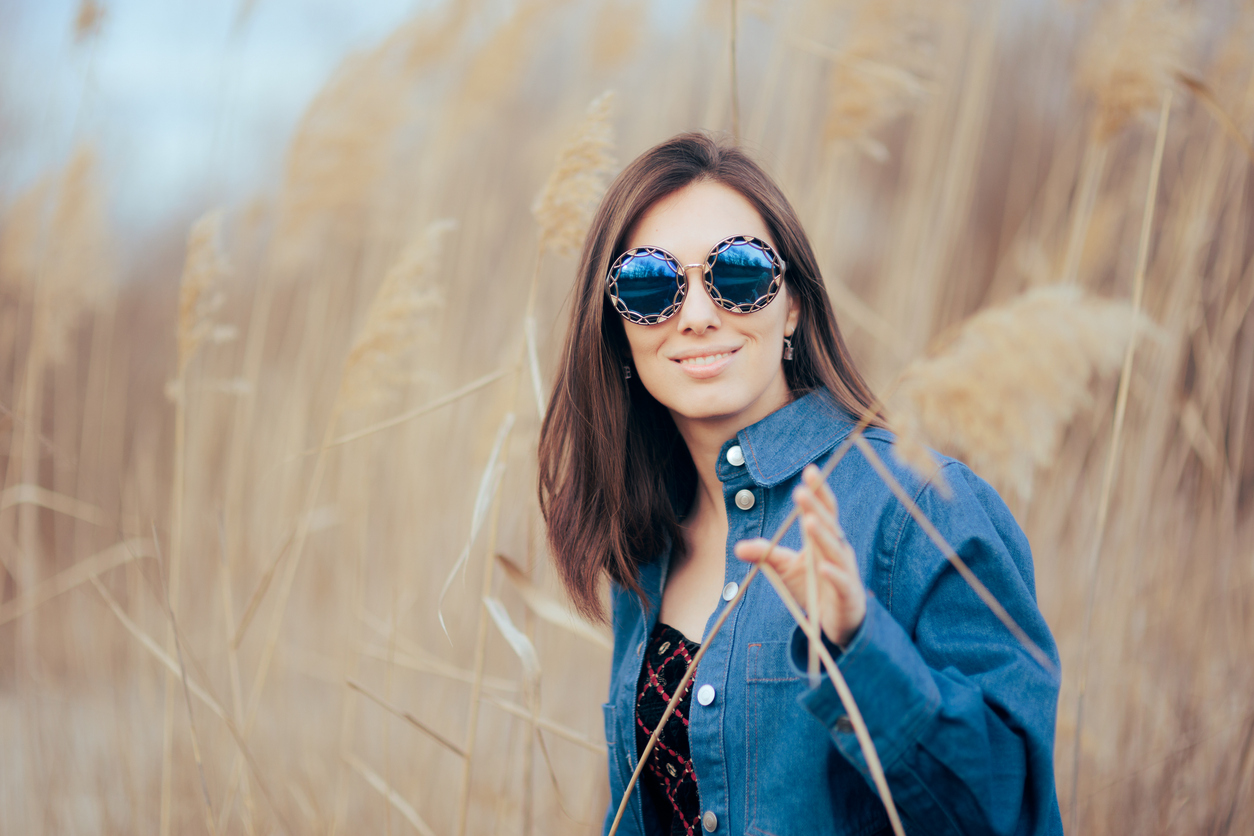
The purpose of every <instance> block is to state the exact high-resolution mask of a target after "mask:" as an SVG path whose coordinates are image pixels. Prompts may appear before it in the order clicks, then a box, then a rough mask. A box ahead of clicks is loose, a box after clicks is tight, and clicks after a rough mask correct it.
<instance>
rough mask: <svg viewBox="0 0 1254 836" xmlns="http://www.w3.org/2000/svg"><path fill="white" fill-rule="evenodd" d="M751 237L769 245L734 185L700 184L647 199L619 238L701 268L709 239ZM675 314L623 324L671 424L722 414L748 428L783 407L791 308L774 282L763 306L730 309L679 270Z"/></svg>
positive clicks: (643, 377) (698, 276)
mask: <svg viewBox="0 0 1254 836" xmlns="http://www.w3.org/2000/svg"><path fill="white" fill-rule="evenodd" d="M732 235H752V236H754V237H755V238H761V239H762V240H763V241H766V242H767V243H768V244H770V245H771V247H772V248H774V247H775V241H774V240H772V238H771V234H770V232H769V231H768V229H767V226H766V222H765V221H763V220H762V216H761V215H759V214H758V211H757V209H755V208H754V207H753V204H752V203H750V202H749V201H748V200H747V199H746V198H745V197H744V196H743V195H741V194H740V193H739V192H737V191H736V190H734V189H732V188H730V187H728V186H725V185H723V184H722V183H716V182H714V181H710V180H705V181H700V182H697V183H693V184H691V185H689V186H686V187H684V188H683V189H680V190H679V191H677V192H675V193H673V194H671V195H668V196H667V197H664V198H662V199H661V200H659V201H658V202H657V203H655V204H653V206H651V207H650V208H649V209H648V211H646V212H645V214H644V215H642V216H641V218H640V220H639V221H638V222H637V223H636V225H635V227H633V229H632V230H631V234H630V235H629V236H628V239H627V248H628V249H630V248H632V247H644V246H650V247H660V248H662V249H664V250H666V251H667V252H669V253H671V254H672V255H674V256H675V257H676V258H678V259H679V261H680V263H681V264H703V263H704V262H705V258H706V255H707V254H708V253H709V252H710V250H711V249H712V248H713V247H714V245H715V244H717V243H718V242H720V241H722V240H723V239H724V238H728V237H730V236H732ZM687 282H688V292H687V295H686V296H685V298H684V303H683V306H682V307H681V308H680V309H679V312H678V313H677V314H675V315H674V316H672V317H671V318H670V319H668V320H666V321H665V322H661V323H659V324H657V325H639V324H637V323H634V322H626V321H624V322H623V327H624V328H625V329H626V331H627V341H628V342H629V343H630V345H631V356H632V360H633V364H634V365H635V368H636V372H637V373H638V374H639V376H640V382H641V383H643V384H644V387H645V388H646V389H648V390H649V393H650V394H651V395H653V397H655V398H657V400H658V401H659V402H660V403H661V404H662V405H663V406H665V407H666V408H667V409H669V410H670V411H671V413H672V415H674V416H675V418H676V421H677V423H680V422H682V420H683V419H688V420H690V421H691V420H717V421H720V422H723V421H728V420H731V421H733V422H734V423H735V424H737V425H738V426H736V428H735V429H740V428H741V427H745V426H748V425H749V424H752V423H754V422H755V421H758V420H760V419H762V418H765V417H766V416H767V415H769V414H771V413H772V412H774V411H775V410H776V409H778V408H779V407H781V406H783V405H784V404H786V403H788V400H789V392H788V384H787V382H786V381H785V379H784V369H783V360H782V357H783V350H784V336H785V335H791V334H792V332H793V330H794V329H796V327H797V317H798V313H799V309H800V305H799V304H798V302H797V300H796V298H795V297H793V296H792V294H790V293H789V292H788V283H787V280H786V279H785V282H784V285H783V287H782V288H781V289H780V292H779V295H777V296H776V297H775V298H774V299H773V300H771V303H770V304H768V305H767V306H766V307H765V308H763V309H761V310H759V311H755V312H754V313H749V314H737V313H731V312H730V311H728V310H726V309H724V308H721V307H719V306H718V305H716V304H714V301H713V300H712V299H711V298H710V295H709V293H708V291H706V289H705V282H704V281H703V276H702V273H701V271H700V270H699V269H697V268H692V269H690V270H688V273H687Z"/></svg>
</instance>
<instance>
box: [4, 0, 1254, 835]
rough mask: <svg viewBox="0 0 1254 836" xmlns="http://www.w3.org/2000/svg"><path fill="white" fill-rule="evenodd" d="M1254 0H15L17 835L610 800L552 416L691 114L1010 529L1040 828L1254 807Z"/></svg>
mask: <svg viewBox="0 0 1254 836" xmlns="http://www.w3.org/2000/svg"><path fill="white" fill-rule="evenodd" d="M1252 12H1254V8H1251V6H1250V4H1249V3H1248V2H1239V0H1196V2H1188V3H1183V2H1168V0H1087V2H1082V1H1081V0H1074V1H1068V0H665V2H648V1H647V0H583V2H573V0H565V2H563V0H533V1H532V2H508V1H507V0H444V1H443V2H440V0H428V1H427V2H412V1H411V2H402V0H376V1H375V2H371V3H349V2H345V0H305V1H304V2H294V0H236V2H230V3H221V2H220V3H208V2H193V0H177V2H172V3H171V2H167V3H157V2H153V1H152V0H131V2H123V1H122V0H118V2H81V3H79V2H72V1H71V0H57V2H38V3H37V2H33V1H31V0H26V1H25V2H22V1H21V0H0V304H2V307H0V457H3V458H2V459H0V461H2V462H3V467H4V470H3V473H4V482H3V492H2V493H0V739H3V740H4V741H5V745H4V746H3V747H0V831H3V832H5V833H109V834H112V833H134V832H144V833H161V834H163V836H164V834H166V833H171V832H175V833H186V832H209V833H246V834H250V836H251V834H268V833H278V832H289V833H297V832H300V833H305V832H308V833H353V832H363V831H371V832H387V833H404V832H410V831H417V832H419V833H423V834H430V833H436V834H455V833H456V834H462V833H498V832H521V833H589V832H599V831H600V828H601V821H602V817H603V815H604V811H605V809H606V806H607V805H608V804H609V803H610V799H609V798H608V791H607V787H606V781H605V777H604V776H605V757H606V755H605V744H604V736H603V730H602V721H601V712H600V710H599V703H601V702H602V701H603V700H604V694H605V690H606V687H607V672H608V668H609V652H608V631H607V630H606V629H605V628H604V627H602V626H599V625H589V624H587V623H585V622H583V621H581V620H579V619H577V618H576V617H575V616H574V615H573V614H572V612H571V610H570V609H569V607H568V606H567V605H566V602H565V598H564V596H563V594H562V593H561V591H560V589H559V587H558V585H557V582H556V578H555V576H554V573H553V571H552V569H551V567H550V566H549V565H548V563H547V556H546V553H545V547H544V532H543V528H542V524H541V522H540V520H539V515H538V510H537V505H536V499H535V488H534V486H535V444H536V438H537V433H538V429H539V424H540V420H541V416H542V414H543V409H544V402H545V399H546V397H547V389H546V385H547V383H548V382H549V381H551V380H552V373H553V369H554V363H555V359H556V355H557V351H558V350H559V348H560V346H561V341H562V339H563V337H564V334H565V317H566V315H567V313H568V311H567V308H566V303H567V295H568V293H569V290H570V288H571V286H572V278H573V273H574V269H575V266H576V263H575V259H576V256H577V255H578V252H577V250H578V246H579V242H580V240H581V239H580V236H581V234H582V231H583V229H584V228H586V223H587V220H588V217H589V213H590V211H591V208H592V207H594V206H595V204H596V201H597V198H598V197H599V195H600V193H601V190H603V189H604V186H605V184H606V183H607V182H608V178H609V177H612V175H613V174H614V173H616V172H617V171H618V170H619V169H620V168H621V167H622V165H624V164H625V163H626V162H628V161H630V160H631V159H632V158H633V157H635V156H636V155H637V154H639V153H640V152H641V151H643V150H645V149H646V148H648V147H650V146H652V145H653V144H655V143H657V142H659V141H661V140H663V139H665V138H667V137H669V136H671V135H672V134H674V133H677V132H679V131H682V130H691V129H706V130H711V131H716V132H721V133H723V134H725V135H726V136H728V137H729V138H736V139H738V140H739V141H740V142H741V143H742V144H744V145H745V146H746V147H747V148H748V149H750V151H751V152H752V153H753V154H754V155H755V156H756V157H757V158H758V159H759V160H760V161H761V162H762V163H763V164H764V165H765V166H766V167H767V169H768V170H769V171H770V172H771V173H772V174H773V175H774V176H775V177H776V178H777V179H778V181H779V182H780V184H781V186H782V187H783V188H784V191H785V192H786V194H788V195H789V197H790V199H791V200H792V201H793V203H794V206H795V207H796V208H797V210H798V212H799V214H800V216H801V218H802V220H803V222H804V223H805V225H806V228H807V230H808V232H809V234H810V237H811V240H812V242H813V243H814V246H815V248H816V251H817V253H818V256H819V259H820V264H821V266H822V268H823V270H824V274H825V279H826V281H827V283H828V286H829V289H830V292H831V295H832V299H833V302H834V304H835V306H836V310H837V316H838V319H839V321H840V324H841V327H842V330H843V332H844V334H845V336H846V339H847V340H848V341H849V343H850V345H851V348H852V350H853V353H854V355H855V357H856V359H857V360H858V362H859V364H860V366H861V368H862V369H863V370H864V372H865V373H866V374H867V375H868V377H869V379H870V381H871V383H872V386H873V388H874V389H875V390H876V392H877V393H878V394H880V395H882V396H883V397H885V398H886V400H888V402H889V404H890V406H891V407H892V409H893V411H894V414H895V415H896V416H898V417H899V419H900V421H901V423H902V426H903V427H907V428H911V429H912V430H914V431H917V432H918V433H919V434H920V435H921V437H922V439H923V440H925V441H927V442H928V443H930V444H932V445H933V446H936V447H937V448H939V449H942V450H944V451H945V452H948V453H952V454H954V455H957V456H958V457H959V458H962V459H964V460H966V461H968V462H970V463H971V464H972V465H973V466H974V467H975V469H976V470H977V472H979V473H980V474H981V475H982V476H984V477H985V478H986V479H989V480H990V481H991V482H992V483H993V484H994V485H995V486H996V487H997V488H998V489H999V490H1000V491H1001V492H1002V495H1003V496H1004V497H1005V498H1006V500H1007V502H1008V503H1009V504H1010V507H1011V508H1012V510H1013V511H1014V513H1015V515H1016V517H1017V518H1018V520H1019V522H1020V524H1021V525H1023V527H1024V529H1025V530H1026V532H1027V533H1028V536H1029V539H1030V541H1031V544H1032V547H1033V553H1034V559H1035V566H1036V578H1037V591H1038V597H1039V600H1040V604H1041V608H1042V611H1043V612H1044V614H1045V616H1046V618H1047V619H1048V621H1049V623H1050V625H1051V627H1052V629H1053V630H1054V634H1055V637H1056V638H1057V640H1058V642H1059V647H1060V652H1061V655H1062V662H1063V687H1062V695H1061V700H1060V704H1059V710H1058V739H1057V746H1056V775H1057V780H1058V792H1059V800H1060V803H1061V806H1062V810H1063V816H1064V822H1065V823H1066V825H1067V827H1068V832H1070V833H1081V832H1083V833H1101V834H1114V833H1199V832H1205V833H1216V834H1220V833H1249V832H1251V831H1254V763H1252V762H1254V697H1252V696H1251V695H1252V694H1254V667H1252V666H1251V665H1250V664H1249V659H1250V658H1251V654H1252V652H1254V560H1252V554H1254V552H1252V546H1254V524H1252V522H1251V514H1250V509H1251V507H1252V502H1254V456H1250V455H1248V454H1247V450H1248V448H1249V446H1250V444H1251V442H1254V421H1252V420H1251V415H1250V405H1251V381H1252V380H1254V320H1252V318H1251V313H1250V308H1251V303H1252V302H1254V261H1251V259H1252V257H1254V247H1252V246H1251V241H1250V233H1251V227H1252V221H1254V213H1252V211H1251V200H1252V198H1254V195H1252V193H1251V186H1252V185H1254V181H1252V179H1251V174H1250V166H1251V164H1252V162H1254V147H1251V144H1250V138H1251V137H1254V57H1252V56H1254V50H1252V49H1251V47H1254V14H1252ZM1138 322H1139V323H1141V324H1140V325H1139V326H1138V325H1137V323H1138Z"/></svg>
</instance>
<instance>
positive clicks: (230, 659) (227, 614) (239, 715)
mask: <svg viewBox="0 0 1254 836" xmlns="http://www.w3.org/2000/svg"><path fill="white" fill-rule="evenodd" d="M225 529H226V522H225V520H222V519H221V518H219V523H218V543H219V546H220V548H219V550H218V580H219V587H220V591H221V593H222V595H221V597H222V629H223V633H224V638H225V639H226V654H227V656H226V660H227V672H228V674H229V675H230V680H231V712H232V715H233V717H234V720H235V723H236V725H238V724H239V723H241V722H243V719H244V691H243V685H242V684H241V682H240V675H239V648H238V646H237V645H236V643H235V640H234V639H235V634H234V630H233V627H234V625H235V602H234V596H233V595H232V592H231V590H232V587H233V584H232V583H231V562H230V560H228V559H227V554H226V530H225ZM240 782H241V786H242V788H243V794H244V811H243V816H242V817H243V820H244V831H245V832H246V833H247V834H248V836H253V833H254V832H255V830H254V827H253V820H252V815H251V813H252V807H253V805H252V797H251V793H250V792H249V785H248V777H247V776H246V775H241V777H240ZM230 815H231V808H230V807H229V806H227V805H225V804H224V805H223V806H222V810H221V812H220V813H219V818H218V824H217V829H218V830H219V831H223V832H225V831H226V825H227V821H228V819H229V818H230Z"/></svg>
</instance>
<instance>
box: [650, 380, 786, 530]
mask: <svg viewBox="0 0 1254 836" xmlns="http://www.w3.org/2000/svg"><path fill="white" fill-rule="evenodd" d="M776 394H777V397H774V398H763V399H762V400H761V401H759V404H758V408H757V409H754V410H749V411H745V412H740V413H737V414H735V415H727V416H719V417H716V418H689V417H687V416H684V415H680V414H679V413H678V412H676V411H674V410H671V417H672V418H673V419H674V421H675V426H676V427H677V428H678V429H679V434H680V435H681V436H683V439H684V443H685V444H687V445H688V453H689V455H691V456H692V463H693V464H694V465H695V466H696V468H697V480H698V484H697V495H696V497H695V500H694V502H693V505H692V510H691V511H690V512H689V513H688V521H689V522H692V523H699V522H701V521H704V520H707V519H712V520H722V522H723V523H724V525H725V524H726V522H727V508H726V506H725V505H724V504H723V483H722V482H720V481H719V478H718V454H719V449H720V448H721V447H722V446H723V442H725V441H727V440H728V439H729V438H732V437H733V436H735V435H736V433H738V432H740V431H741V430H743V429H744V428H745V427H747V426H749V425H750V424H755V423H757V422H758V421H760V420H762V419H763V418H765V417H766V416H767V415H770V414H771V413H772V412H774V411H775V410H776V409H779V408H780V407H782V406H784V405H785V404H787V403H788V402H789V401H790V400H792V397H791V395H790V394H789V392H788V390H787V388H783V389H782V390H781V391H780V392H778V393H776ZM710 514H712V515H713V517H708V516H707V515H710Z"/></svg>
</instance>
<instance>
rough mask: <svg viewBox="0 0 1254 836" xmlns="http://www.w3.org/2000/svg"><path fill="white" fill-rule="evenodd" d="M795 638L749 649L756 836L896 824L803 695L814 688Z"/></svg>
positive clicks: (750, 787)
mask: <svg viewBox="0 0 1254 836" xmlns="http://www.w3.org/2000/svg"><path fill="white" fill-rule="evenodd" d="M790 647H791V643H790V642H786V641H783V642H754V643H751V644H750V645H749V648H748V654H747V670H746V679H747V701H746V716H745V724H746V728H745V736H746V739H747V743H746V747H747V750H748V751H747V752H746V755H747V767H748V768H747V770H746V774H745V777H746V780H745V816H746V821H747V824H748V827H747V832H748V833H751V834H755V835H756V836H785V834H793V833H815V832H818V833H837V834H844V835H845V836H869V834H873V833H877V832H878V831H879V830H880V829H881V828H883V827H884V826H885V825H887V824H888V817H887V815H886V814H885V813H884V808H883V805H882V804H881V803H880V801H879V799H878V798H877V797H876V796H875V795H874V794H873V793H872V792H871V791H870V790H869V788H868V787H867V784H866V781H864V780H863V778H862V776H861V775H860V774H858V772H857V771H856V770H855V769H854V768H853V767H852V766H850V764H849V763H848V761H846V760H845V759H844V756H843V755H841V754H840V751H839V750H838V749H837V748H836V746H835V745H834V744H833V743H832V740H831V736H830V733H829V732H828V730H827V729H826V728H824V727H823V724H822V723H820V722H819V721H818V720H817V719H816V718H815V717H814V716H813V715H811V714H810V712H808V711H807V710H806V709H805V708H804V707H803V706H802V705H801V704H800V703H799V702H798V698H799V697H800V696H801V695H802V694H803V693H805V691H807V690H808V688H809V683H808V682H807V679H806V676H805V675H804V674H801V675H798V673H797V672H796V670H795V669H794V668H793V666H792V661H791V658H790Z"/></svg>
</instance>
